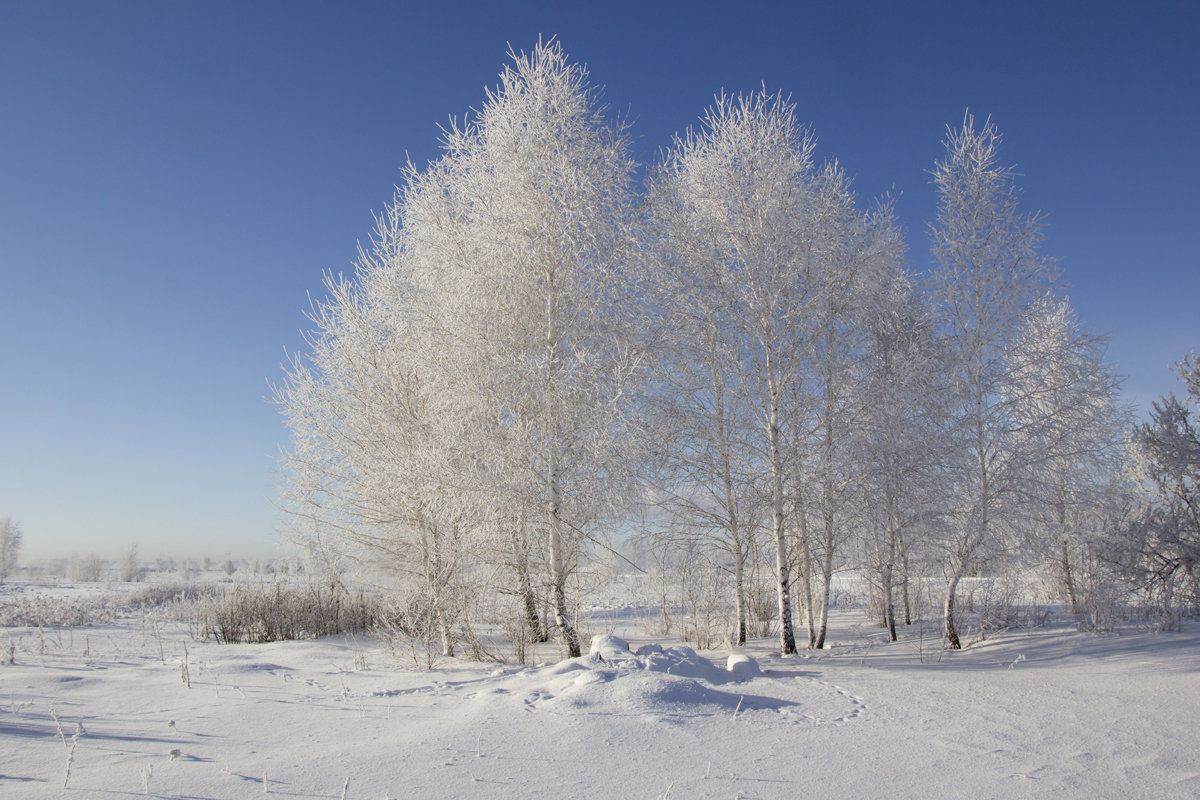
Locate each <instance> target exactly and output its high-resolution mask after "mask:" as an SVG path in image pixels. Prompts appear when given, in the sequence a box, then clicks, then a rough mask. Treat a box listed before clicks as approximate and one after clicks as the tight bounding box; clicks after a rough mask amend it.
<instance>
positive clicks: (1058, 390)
mask: <svg viewBox="0 0 1200 800" xmlns="http://www.w3.org/2000/svg"><path fill="white" fill-rule="evenodd" d="M1104 353H1105V341H1104V340H1103V339H1102V338H1101V337H1099V336H1095V335H1092V334H1089V333H1087V332H1086V331H1084V330H1082V329H1081V327H1080V325H1079V322H1078V320H1077V319H1076V318H1075V316H1074V314H1072V312H1071V308H1070V305H1069V304H1068V303H1067V302H1066V301H1065V300H1059V299H1055V298H1052V297H1045V298H1042V299H1041V300H1039V301H1037V302H1035V303H1033V304H1032V305H1031V306H1030V309H1029V313H1028V314H1027V316H1026V319H1025V324H1024V327H1023V329H1022V331H1021V333H1020V334H1019V336H1018V337H1017V339H1016V341H1014V342H1013V345H1012V346H1011V347H1010V348H1009V355H1008V359H1009V362H1010V364H1011V370H1012V373H1013V376H1012V380H1011V381H1010V384H1009V386H1010V388H1009V393H1010V394H1011V396H1010V398H1009V399H1010V402H1011V403H1012V406H1013V425H1014V428H1013V430H1014V433H1015V436H1016V437H1017V438H1018V439H1019V440H1021V442H1022V443H1021V447H1022V448H1024V449H1027V450H1029V451H1031V452H1032V453H1034V454H1036V457H1034V458H1031V459H1030V463H1029V469H1030V474H1029V476H1028V482H1027V484H1026V488H1025V490H1024V493H1025V496H1026V505H1027V508H1028V522H1027V525H1028V534H1027V536H1026V540H1027V541H1026V542H1025V543H1024V544H1025V545H1026V549H1027V550H1029V551H1030V555H1031V558H1030V559H1027V561H1026V563H1029V562H1030V561H1033V562H1035V563H1036V562H1047V561H1048V562H1049V563H1051V564H1053V565H1054V566H1055V572H1056V573H1057V577H1058V583H1059V586H1060V587H1061V589H1062V594H1063V596H1064V597H1065V598H1066V600H1067V603H1068V604H1069V606H1070V607H1071V611H1072V612H1073V613H1079V611H1080V610H1081V605H1082V599H1083V598H1082V596H1081V589H1082V587H1081V579H1082V578H1083V577H1084V576H1083V575H1082V574H1081V570H1082V569H1083V568H1084V565H1085V563H1086V561H1087V550H1088V545H1089V543H1090V540H1091V539H1093V538H1094V531H1096V530H1098V529H1100V528H1101V527H1102V524H1103V515H1104V512H1105V509H1106V506H1107V503H1106V499H1107V497H1106V496H1107V495H1108V494H1109V493H1110V492H1111V488H1112V485H1113V481H1114V480H1115V479H1116V478H1117V477H1118V476H1119V475H1120V473H1121V471H1122V467H1123V455H1124V440H1125V436H1126V431H1127V430H1128V429H1129V426H1130V423H1131V419H1130V416H1129V413H1128V411H1127V410H1126V409H1125V408H1123V407H1122V406H1121V405H1120V403H1119V402H1118V399H1117V396H1118V392H1119V388H1120V382H1119V381H1118V379H1117V378H1116V376H1115V375H1114V374H1113V371H1112V369H1111V368H1110V367H1109V366H1108V365H1107V364H1106V363H1105V361H1104Z"/></svg>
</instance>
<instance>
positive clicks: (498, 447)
mask: <svg viewBox="0 0 1200 800" xmlns="http://www.w3.org/2000/svg"><path fill="white" fill-rule="evenodd" d="M945 144H946V153H945V156H944V158H943V159H942V160H941V161H939V162H938V164H937V165H936V166H935V169H934V173H933V174H934V182H935V186H936V189H937V192H938V198H939V205H938V214H937V219H936V220H935V221H934V222H933V224H932V225H931V239H932V253H933V263H934V268H933V269H932V270H931V272H930V274H929V275H928V278H927V279H926V280H925V281H923V282H922V281H919V280H918V279H917V277H916V276H915V275H913V274H911V273H909V272H908V271H906V270H905V268H904V260H905V244H904V237H903V234H902V232H901V231H900V230H899V228H898V226H897V224H896V222H895V220H894V218H893V215H892V209H891V205H890V203H889V202H887V201H882V202H878V203H875V204H874V205H872V206H871V207H869V208H865V209H864V208H861V207H860V206H859V202H858V200H857V198H856V197H855V195H854V192H853V190H852V186H851V182H850V180H849V179H848V178H847V176H846V174H845V172H844V171H843V170H842V168H841V167H840V166H839V165H838V164H837V163H836V162H824V163H822V162H819V161H818V160H817V158H816V154H815V139H814V137H813V136H812V135H811V133H810V132H809V131H807V130H806V129H805V128H804V127H803V126H801V125H800V124H799V123H798V121H797V119H796V112H795V107H794V106H793V105H792V104H791V102H790V101H788V100H787V99H785V98H783V97H781V96H778V95H772V94H770V93H767V92H766V91H763V92H759V93H756V94H754V95H751V96H738V97H719V98H718V99H717V100H716V102H715V104H714V105H713V106H712V107H711V108H710V109H709V110H708V111H707V113H706V114H705V115H704V116H703V117H702V118H701V121H700V124H699V125H698V126H697V127H696V128H695V129H693V130H691V131H689V132H688V133H687V134H686V135H685V136H682V137H678V138H677V139H676V140H675V142H674V143H673V145H672V146H671V147H670V148H669V149H668V150H667V151H666V152H665V153H664V155H663V158H662V159H661V162H660V163H659V164H658V165H657V166H656V167H655V168H653V169H652V170H650V173H649V178H648V180H647V182H646V186H645V188H644V190H643V191H639V190H638V189H637V187H635V185H634V181H633V176H634V174H635V172H636V169H637V165H636V164H635V162H634V160H633V158H632V155H631V151H630V144H629V138H628V132H627V130H626V129H625V128H624V127H623V126H622V125H621V124H615V123H612V122H610V121H609V119H608V117H607V116H606V113H605V109H604V107H603V106H602V104H601V98H600V96H599V93H598V91H597V90H596V89H595V88H594V87H592V86H591V85H590V84H589V83H588V77H587V72H586V70H585V69H584V68H583V67H582V66H580V65H577V64H572V63H571V62H570V61H569V60H568V59H567V58H566V56H565V54H564V53H563V51H562V48H561V46H560V45H559V44H558V43H557V42H553V41H552V42H550V43H546V44H539V45H538V47H536V48H535V49H534V51H533V52H532V53H531V54H514V55H513V63H512V64H511V65H510V66H509V67H507V68H506V69H505V70H504V72H503V73H502V74H501V76H500V84H499V86H498V87H497V88H496V89H495V90H492V91H490V92H489V93H488V95H487V97H486V99H485V102H484V104H483V105H482V107H481V108H480V110H479V111H477V112H475V113H474V114H473V115H472V116H471V117H470V118H468V119H467V120H466V121H465V122H464V123H462V124H460V125H454V126H452V127H451V128H450V129H449V130H448V131H447V132H446V134H445V137H444V141H443V153H442V155H441V157H440V158H439V159H438V160H436V161H435V162H433V163H431V164H429V165H428V166H427V167H425V168H423V169H420V168H417V167H415V166H412V165H410V166H409V167H408V168H407V170H406V172H405V179H404V182H403V185H402V186H401V187H400V188H399V189H398V190H397V195H396V197H395V200H394V202H393V203H392V204H391V206H390V207H389V208H388V209H387V210H386V211H385V212H384V213H383V214H381V215H380V216H379V218H378V219H377V229H376V233H375V235H374V237H373V241H372V243H371V246H370V247H369V248H365V249H362V250H360V253H359V259H358V262H357V265H356V271H355V274H354V275H353V276H352V277H349V278H345V277H341V276H336V277H335V276H332V275H331V276H329V277H328V278H327V286H326V288H327V297H326V299H324V300H322V301H319V302H317V303H316V304H315V305H314V308H313V311H312V315H311V316H312V320H313V324H314V329H313V331H312V332H311V334H310V335H309V338H308V341H307V346H308V352H306V353H304V354H301V355H298V356H296V357H294V358H293V359H292V361H291V362H290V364H289V365H288V368H287V370H286V371H287V376H286V380H285V382H284V383H283V384H282V385H281V386H280V387H279V388H278V390H277V399H278V402H279V404H280V406H281V409H282V411H283V414H284V416H285V419H286V421H287V424H288V426H289V427H290V429H291V432H292V439H293V445H292V448H291V450H290V452H289V453H288V454H287V459H286V474H287V491H286V502H287V506H288V508H289V510H290V511H291V512H292V515H293V518H294V520H295V522H296V527H295V532H296V535H297V537H298V538H300V539H301V540H302V541H303V542H304V543H305V545H306V546H307V548H308V549H309V551H310V552H311V553H312V554H313V555H314V557H315V558H316V560H317V561H318V562H319V563H323V564H325V565H327V566H328V567H330V570H329V572H330V575H331V576H332V578H333V579H334V580H336V575H337V573H338V567H339V565H340V564H341V563H342V562H343V561H344V560H346V559H360V558H361V559H370V560H372V561H377V562H378V561H383V562H385V563H386V564H387V565H388V566H389V567H390V568H391V569H393V570H395V572H396V574H398V575H401V576H402V577H403V582H404V584H405V585H406V586H408V587H410V588H412V589H413V590H414V592H415V596H417V597H419V598H420V603H419V605H420V607H421V609H423V611H424V613H425V614H426V615H427V621H428V624H429V625H430V627H431V628H433V629H436V630H437V631H438V633H439V635H440V637H441V641H442V647H443V650H444V651H445V652H447V653H451V652H452V651H453V647H454V640H455V629H456V625H457V624H458V623H459V622H460V621H461V620H462V619H463V618H464V617H466V616H469V615H470V614H471V602H470V601H471V598H472V597H473V596H475V595H477V594H478V593H479V592H480V591H481V589H482V588H483V587H488V589H489V591H499V592H500V593H502V594H503V595H504V596H505V597H510V598H512V601H513V602H512V614H513V615H514V618H517V619H520V620H521V623H522V625H523V627H524V632H523V635H525V636H527V637H528V638H529V640H531V641H544V640H546V638H547V637H548V636H549V635H550V634H551V633H554V634H557V635H558V636H559V638H560V640H561V641H562V643H563V645H564V647H565V649H566V651H567V653H568V654H569V655H572V656H574V655H578V654H579V653H580V650H581V647H580V641H579V635H578V633H577V630H576V625H575V620H574V619H573V615H572V613H571V609H570V607H569V603H568V599H567V594H568V592H567V589H568V579H569V578H570V576H571V575H572V574H573V573H575V571H577V570H578V569H579V566H580V564H581V562H582V560H583V559H584V558H585V555H586V553H587V552H588V551H589V549H594V548H595V547H603V546H605V543H606V542H608V541H609V537H608V536H606V535H605V534H606V533H608V532H612V531H617V532H624V533H628V532H630V531H631V530H632V529H633V528H634V525H635V521H639V520H640V521H641V525H642V526H644V527H645V528H647V529H649V530H650V531H652V532H653V535H654V536H656V537H659V538H660V540H661V541H663V542H665V543H666V544H667V546H672V543H675V544H677V545H678V546H679V547H681V548H685V549H686V551H687V552H698V551H709V552H710V553H715V554H717V560H718V561H719V563H721V564H722V565H723V566H725V567H727V568H728V569H729V570H730V572H731V573H732V575H733V581H732V585H733V595H734V596H733V597H731V598H730V600H731V606H733V608H734V609H735V618H736V621H735V624H734V626H733V635H732V637H731V638H732V640H733V641H734V642H735V643H742V642H744V641H745V638H746V636H747V630H748V626H747V607H748V597H747V591H748V588H747V580H748V576H750V575H752V574H754V575H758V574H763V573H769V574H770V575H772V576H773V577H772V583H773V586H774V594H775V603H776V606H777V620H776V622H777V626H776V627H777V630H778V633H779V637H780V641H779V644H780V650H781V652H783V653H785V654H786V653H790V652H792V651H794V650H795V649H796V647H797V645H796V637H795V633H794V627H793V625H794V615H795V613H796V612H797V611H799V612H801V613H802V614H803V619H804V624H805V627H806V628H807V645H808V646H809V647H821V646H822V645H823V642H824V637H825V629H826V620H827V613H828V609H829V603H830V592H831V582H832V578H833V575H834V573H835V572H836V571H838V570H841V569H845V568H847V567H848V566H852V567H855V568H858V569H860V570H861V571H862V572H863V574H865V575H867V576H869V578H870V580H871V582H872V584H873V585H874V587H875V590H876V592H877V594H878V596H879V599H880V608H881V618H882V619H881V621H882V622H883V623H884V624H885V625H887V626H888V629H889V631H890V632H891V635H892V636H893V638H894V637H895V636H896V635H897V634H896V625H897V615H898V610H899V609H898V606H899V607H902V609H903V618H904V621H905V622H908V621H910V620H911V618H912V608H911V602H912V601H911V598H910V579H912V578H913V577H914V575H917V574H920V573H921V572H924V573H925V574H929V573H930V572H935V571H936V572H940V573H941V574H942V575H943V577H944V579H945V594H944V598H945V605H944V623H945V634H946V637H947V640H948V643H949V645H950V646H951V647H958V646H960V638H959V624H960V623H959V621H958V616H957V610H956V597H957V590H958V586H959V585H960V583H961V581H962V580H963V578H964V577H966V576H969V575H979V574H984V573H989V574H999V573H1000V572H1003V571H1005V570H1015V569H1022V570H1028V569H1036V568H1047V569H1051V570H1054V571H1055V574H1056V575H1057V578H1056V581H1057V582H1058V584H1059V585H1060V587H1061V591H1062V594H1063V596H1064V598H1067V599H1068V600H1069V602H1071V603H1072V604H1073V605H1078V604H1080V603H1082V602H1083V598H1082V595H1081V592H1083V587H1084V586H1085V584H1086V582H1087V580H1088V575H1090V574H1091V572H1090V571H1091V570H1093V568H1094V567H1095V565H1096V564H1097V563H1098V561H1097V559H1098V556H1097V552H1098V550H1097V549H1096V548H1095V547H1093V540H1094V539H1095V535H1096V531H1099V530H1103V529H1105V524H1106V520H1107V519H1108V517H1109V516H1110V515H1109V510H1108V503H1107V502H1106V498H1109V497H1112V496H1116V493H1114V492H1111V491H1109V489H1110V488H1111V486H1110V485H1111V484H1112V483H1113V482H1114V481H1115V480H1116V479H1117V475H1118V474H1119V472H1120V468H1121V454H1122V452H1123V450H1122V439H1123V436H1124V434H1125V431H1126V430H1127V429H1128V421H1127V419H1126V416H1125V414H1126V412H1125V411H1124V410H1123V409H1122V408H1121V406H1120V405H1119V403H1118V401H1117V390H1118V385H1117V381H1116V379H1115V377H1114V376H1113V374H1112V372H1111V370H1110V368H1109V367H1108V366H1107V365H1106V364H1105V363H1104V343H1103V341H1102V340H1101V339H1099V338H1097V337H1095V336H1092V335H1090V334H1088V333H1086V332H1085V331H1083V330H1081V329H1080V327H1079V324H1078V322H1077V320H1076V319H1075V317H1074V316H1073V315H1072V313H1071V311H1070V308H1069V306H1068V304H1067V302H1066V300H1065V299H1063V298H1062V297H1061V296H1059V295H1058V294H1056V289H1057V287H1056V276H1055V270H1054V267H1053V264H1052V263H1051V262H1050V261H1049V260H1047V259H1045V258H1043V257H1042V256H1040V255H1039V253H1038V251H1037V247H1038V244H1039V241H1040V238H1041V233H1040V224H1039V220H1038V218H1037V216H1036V215H1026V214H1023V213H1022V212H1021V211H1020V208H1019V203H1018V192H1017V189H1016V186H1015V183H1014V180H1013V174H1012V172H1011V170H1010V169H1008V168H1006V167H1004V166H1002V165H1001V163H1000V161H999V144H1000V137H999V134H998V133H997V132H996V129H995V128H994V127H993V126H992V124H991V123H990V122H985V123H984V124H983V125H982V126H977V125H976V124H975V122H974V120H973V119H972V118H971V117H969V116H968V117H967V118H966V119H965V121H964V123H963V125H962V127H961V129H958V130H954V131H952V132H951V133H950V134H949V136H948V138H947V139H946V143H945ZM1190 369H1191V371H1190V372H1189V373H1188V375H1190V376H1191V377H1190V378H1189V380H1190V381H1191V382H1190V383H1189V386H1190V387H1194V385H1195V383H1196V380H1197V378H1196V376H1197V372H1196V370H1195V368H1194V367H1192V368H1190ZM1162 415H1163V418H1162V419H1161V420H1158V421H1156V422H1155V423H1152V427H1150V428H1145V430H1144V435H1143V436H1142V438H1141V441H1144V442H1146V443H1147V444H1146V448H1148V449H1147V450H1146V452H1147V453H1151V451H1152V450H1153V447H1152V446H1151V445H1150V444H1149V442H1150V441H1151V440H1155V441H1157V440H1159V439H1166V438H1170V437H1171V436H1177V434H1178V433H1179V420H1180V418H1181V414H1180V413H1179V412H1178V410H1177V409H1176V410H1172V408H1167V407H1164V408H1163V409H1162ZM1182 420H1183V422H1184V423H1186V422H1187V415H1186V414H1182ZM1172 426H1174V427H1172ZM1187 431H1188V432H1190V435H1191V436H1192V442H1193V443H1194V442H1195V432H1194V429H1191V428H1188V429H1187ZM1147 458H1150V456H1147ZM1147 479H1148V480H1150V481H1155V480H1158V481H1160V482H1161V483H1162V485H1163V486H1164V487H1167V488H1166V489H1165V491H1167V493H1168V494H1171V493H1172V492H1174V494H1171V496H1172V497H1175V496H1177V495H1179V494H1181V493H1182V494H1186V495H1187V496H1188V497H1190V498H1192V499H1191V500H1182V499H1181V500H1178V501H1177V502H1175V501H1173V502H1174V505H1170V506H1169V507H1166V508H1164V509H1160V510H1159V511H1156V512H1155V514H1153V515H1147V516H1144V518H1142V521H1141V524H1144V525H1147V526H1157V528H1156V529H1158V528H1162V529H1164V530H1165V529H1166V528H1168V527H1171V526H1173V525H1177V523H1178V520H1179V519H1180V518H1188V514H1190V515H1191V516H1190V520H1191V522H1192V523H1193V524H1194V523H1195V521H1196V512H1197V507H1196V505H1195V503H1194V502H1193V501H1194V498H1195V486H1196V485H1195V481H1194V477H1193V478H1192V479H1190V480H1191V482H1190V483H1187V482H1186V481H1184V482H1183V484H1181V483H1180V481H1179V480H1178V479H1177V478H1176V477H1175V473H1173V472H1171V471H1170V469H1166V468H1164V470H1160V471H1159V472H1148V473H1147ZM1189 503H1190V504H1189ZM1195 540H1196V537H1195V536H1194V535H1193V536H1192V539H1191V541H1192V542H1195ZM1171 547H1172V545H1171V544H1170V543H1168V542H1167V541H1166V539H1165V534H1164V537H1163V545H1162V548H1160V549H1161V550H1162V551H1163V552H1164V553H1165V552H1167V551H1171V552H1174V551H1172V550H1171ZM764 555H766V561H764ZM1123 557H1124V558H1126V561H1127V562H1128V561H1130V559H1133V556H1129V555H1128V554H1126V555H1124V556H1123ZM1164 557H1166V556H1164ZM1176 560H1177V561H1179V559H1178V558H1177V559H1176ZM1191 564H1192V562H1190V561H1188V562H1187V564H1186V565H1184V564H1183V562H1182V561H1180V565H1179V566H1177V567H1173V568H1175V569H1180V570H1185V571H1188V573H1189V574H1191V573H1190V570H1191V569H1192V567H1191ZM544 610H545V611H548V613H544Z"/></svg>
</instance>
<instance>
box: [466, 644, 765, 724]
mask: <svg viewBox="0 0 1200 800" xmlns="http://www.w3.org/2000/svg"><path fill="white" fill-rule="evenodd" d="M745 661H746V662H748V663H749V664H753V660H752V659H745ZM739 663H741V662H739ZM753 666H754V669H755V670H757V664H753ZM747 669H748V667H747V666H742V667H739V670H742V672H735V673H734V674H733V676H731V674H730V672H729V671H727V670H725V669H721V668H719V667H717V666H715V665H714V664H713V663H712V662H710V661H709V660H707V659H705V658H703V657H702V656H699V655H697V654H696V651H694V650H692V649H691V648H690V647H683V646H679V647H664V646H662V645H658V644H650V645H646V646H644V647H640V648H638V649H637V651H636V652H635V651H631V650H630V648H629V643H628V642H626V641H625V640H624V639H621V638H620V637H617V636H611V635H610V636H596V637H594V638H593V639H592V642H591V646H590V647H589V652H588V655H586V656H583V657H580V658H573V659H569V660H567V661H562V662H559V663H557V664H553V665H550V666H546V667H540V668H536V669H531V670H525V671H522V672H520V673H517V674H515V675H511V676H508V677H507V678H505V679H504V680H503V682H502V683H503V686H502V687H497V688H495V689H493V690H491V691H488V692H485V693H481V694H480V695H479V696H481V697H487V698H491V700H489V701H488V702H509V703H511V702H514V701H516V702H519V703H520V704H521V705H522V706H523V707H524V709H525V710H526V711H535V710H543V711H552V712H556V713H560V714H573V713H580V711H581V710H582V709H586V712H583V713H588V714H597V713H599V714H614V715H620V716H630V715H633V716H642V717H645V718H647V719H650V720H661V719H673V718H681V717H683V716H687V715H693V714H696V713H699V714H701V715H703V716H710V715H712V714H717V713H722V712H730V711H732V710H733V709H734V708H735V707H737V706H738V705H739V704H740V703H741V702H742V699H743V698H742V696H741V695H740V694H731V693H730V692H727V691H722V690H721V689H720V688H718V687H717V686H716V685H717V684H721V683H725V682H728V681H730V680H731V677H732V678H734V679H737V678H742V677H752V676H753V675H754V674H761V673H760V672H750V671H745V670H747Z"/></svg>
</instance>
